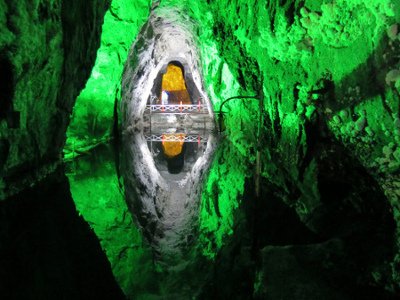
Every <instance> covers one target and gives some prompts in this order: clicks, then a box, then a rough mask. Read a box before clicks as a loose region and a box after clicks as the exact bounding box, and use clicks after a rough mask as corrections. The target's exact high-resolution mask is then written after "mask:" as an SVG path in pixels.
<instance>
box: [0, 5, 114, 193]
mask: <svg viewBox="0 0 400 300" xmlns="http://www.w3.org/2000/svg"><path fill="white" fill-rule="evenodd" d="M108 5H109V3H108V1H106V0H90V1H85V2H80V1H60V0H56V1H28V0H26V1H17V2H16V1H1V2H0V8H1V9H0V11H1V12H0V28H1V29H0V36H1V37H0V64H1V65H0V72H1V83H0V85H1V86H0V88H1V90H2V101H1V110H0V111H1V113H0V175H1V179H0V199H3V198H5V197H6V196H7V195H10V194H13V193H15V192H17V191H18V190H19V189H20V188H21V187H24V186H27V185H31V184H32V183H34V182H35V181H36V180H37V179H38V178H40V177H42V176H44V175H45V174H48V173H49V171H50V170H51V169H53V168H54V164H55V163H56V162H57V161H60V159H61V150H62V148H63V145H64V143H65V131H66V128H67V125H68V122H69V115H70V113H71V111H72V107H73V106H74V103H75V98H76V96H77V95H78V94H79V92H80V90H81V89H82V88H83V87H84V85H85V82H86V80H87V78H88V76H89V74H90V72H91V69H92V66H93V63H94V59H95V56H96V51H97V48H98V47H99V42H100V34H101V25H102V23H103V17H104V13H105V11H106V9H107V8H108Z"/></svg>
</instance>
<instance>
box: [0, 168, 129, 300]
mask: <svg viewBox="0 0 400 300" xmlns="http://www.w3.org/2000/svg"><path fill="white" fill-rule="evenodd" d="M0 278H1V279H0V298H2V299H124V296H123V294H122V292H121V290H120V288H119V287H118V285H117V283H116V282H115V279H114V277H113V275H112V273H111V267H110V264H109V262H108V260H107V258H106V256H105V254H104V253H103V252H102V250H101V248H100V244H99V241H98V240H97V238H96V236H95V234H94V232H93V231H92V230H91V229H90V227H89V225H88V224H87V223H86V222H85V221H84V220H83V219H82V217H80V216H79V215H78V213H77V212H76V210H75V206H74V203H73V201H72V198H71V194H70V191H69V184H68V181H67V179H66V177H65V175H63V170H62V169H59V170H58V171H57V172H56V173H55V174H53V175H51V176H50V177H49V178H48V179H47V180H46V181H45V182H44V183H42V184H39V185H37V186H36V187H35V188H32V189H29V190H26V191H24V192H22V193H20V194H18V195H16V196H14V197H12V198H9V199H7V200H5V201H4V202H2V203H0Z"/></svg>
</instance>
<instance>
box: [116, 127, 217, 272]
mask: <svg viewBox="0 0 400 300" xmlns="http://www.w3.org/2000/svg"><path fill="white" fill-rule="evenodd" d="M161 136H162V137H161V141H158V140H152V139H151V140H148V139H146V137H145V135H144V134H143V133H141V132H137V133H133V134H129V135H126V136H124V141H123V148H124V151H123V153H124V159H123V162H124V163H123V165H124V168H123V177H124V183H125V196H126V199H127V203H128V205H129V206H130V210H131V212H132V214H133V216H134V217H135V219H136V220H137V222H138V224H139V225H140V227H141V228H142V232H143V233H144V235H145V237H146V239H147V240H148V242H149V243H150V245H151V246H152V248H153V249H154V253H155V258H156V260H157V261H158V262H159V263H160V264H162V265H164V266H165V267H167V268H168V267H176V266H178V265H180V264H185V254H186V253H187V252H188V251H189V250H190V246H191V244H192V241H193V239H194V235H195V232H196V225H197V224H196V221H197V217H198V209H199V204H200V198H201V188H202V180H203V178H204V175H205V174H206V171H207V168H208V167H209V164H210V161H211V158H212V155H213V152H214V150H215V146H216V138H215V136H214V135H213V134H212V133H210V132H207V135H205V136H204V135H203V136H202V137H200V138H197V141H184V137H188V135H184V134H183V133H178V134H162V135H161Z"/></svg>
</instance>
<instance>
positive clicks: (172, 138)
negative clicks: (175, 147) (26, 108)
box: [145, 134, 207, 144]
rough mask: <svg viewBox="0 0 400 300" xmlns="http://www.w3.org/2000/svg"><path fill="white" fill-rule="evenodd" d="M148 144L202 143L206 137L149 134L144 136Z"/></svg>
mask: <svg viewBox="0 0 400 300" xmlns="http://www.w3.org/2000/svg"><path fill="white" fill-rule="evenodd" d="M145 139H146V141H148V142H186V143H199V144H200V143H202V142H206V141H207V139H206V137H204V136H202V135H185V134H159V135H157V134H150V135H145Z"/></svg>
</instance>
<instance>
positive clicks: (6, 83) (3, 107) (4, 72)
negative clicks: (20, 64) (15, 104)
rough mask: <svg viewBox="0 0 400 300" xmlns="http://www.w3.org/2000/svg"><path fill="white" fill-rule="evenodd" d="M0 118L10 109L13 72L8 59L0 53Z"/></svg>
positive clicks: (12, 91)
mask: <svg viewBox="0 0 400 300" xmlns="http://www.w3.org/2000/svg"><path fill="white" fill-rule="evenodd" d="M0 91H1V98H2V99H1V101H0V119H4V118H6V116H7V113H8V112H10V111H11V109H12V100H13V97H14V72H13V66H12V64H11V62H10V60H9V59H7V58H6V57H4V55H2V54H0Z"/></svg>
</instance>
